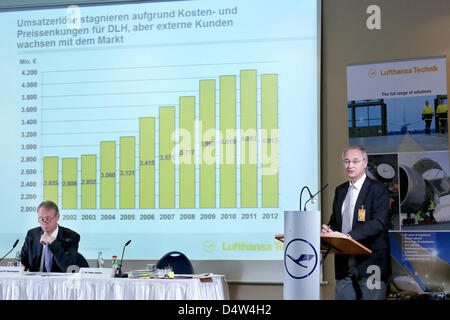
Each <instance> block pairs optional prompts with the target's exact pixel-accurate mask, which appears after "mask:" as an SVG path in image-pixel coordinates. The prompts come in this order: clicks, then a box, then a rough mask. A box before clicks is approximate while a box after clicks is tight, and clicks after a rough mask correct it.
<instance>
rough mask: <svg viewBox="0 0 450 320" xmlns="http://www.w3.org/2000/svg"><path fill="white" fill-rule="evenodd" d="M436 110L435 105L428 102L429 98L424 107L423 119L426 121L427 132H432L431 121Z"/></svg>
mask: <svg viewBox="0 0 450 320" xmlns="http://www.w3.org/2000/svg"><path fill="white" fill-rule="evenodd" d="M433 114H434V110H433V107H432V106H430V105H429V104H428V100H426V101H425V106H424V107H423V109H422V120H424V121H425V134H431V131H430V128H431V121H433Z"/></svg>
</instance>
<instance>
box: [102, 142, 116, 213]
mask: <svg viewBox="0 0 450 320" xmlns="http://www.w3.org/2000/svg"><path fill="white" fill-rule="evenodd" d="M100 208H101V209H115V208H116V142H115V141H101V142H100Z"/></svg>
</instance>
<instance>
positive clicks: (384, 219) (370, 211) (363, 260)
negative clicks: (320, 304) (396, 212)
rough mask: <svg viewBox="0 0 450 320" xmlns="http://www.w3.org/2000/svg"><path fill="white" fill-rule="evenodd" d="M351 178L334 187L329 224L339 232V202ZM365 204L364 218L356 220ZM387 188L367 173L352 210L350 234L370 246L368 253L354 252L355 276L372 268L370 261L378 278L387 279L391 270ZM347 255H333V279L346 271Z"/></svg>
mask: <svg viewBox="0 0 450 320" xmlns="http://www.w3.org/2000/svg"><path fill="white" fill-rule="evenodd" d="M349 183H350V182H346V183H343V184H341V185H340V186H338V187H337V188H336V191H335V195H334V201H333V213H332V215H331V218H330V222H329V225H330V227H331V229H332V230H333V231H339V232H342V213H341V211H342V204H343V202H344V199H345V196H346V195H347V191H348V187H349ZM362 206H364V209H365V210H366V216H365V221H364V222H359V221H358V209H361V208H362ZM388 228H389V189H388V187H387V186H386V185H385V184H383V183H381V182H378V181H376V180H372V179H370V178H369V177H366V179H365V181H364V183H363V185H362V187H361V190H360V192H359V195H358V199H357V201H356V204H355V211H354V214H353V227H352V231H350V232H349V235H350V236H351V237H352V238H353V239H354V240H356V241H358V242H360V243H361V244H362V245H364V246H366V247H367V248H369V249H371V250H372V254H371V255H358V256H356V261H357V265H356V268H355V271H354V274H355V275H356V277H357V278H358V279H361V278H367V277H369V276H370V275H372V274H373V270H370V269H369V273H368V270H367V268H368V267H369V266H371V265H377V266H379V267H380V271H381V279H382V280H385V281H386V280H387V278H388V277H389V276H390V274H391V255H390V248H389V233H388ZM348 257H349V256H347V255H336V256H335V276H336V279H343V278H344V277H345V276H347V275H348Z"/></svg>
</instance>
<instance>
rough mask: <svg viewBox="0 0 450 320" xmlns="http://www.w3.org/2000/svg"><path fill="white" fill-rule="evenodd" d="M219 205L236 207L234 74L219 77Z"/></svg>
mask: <svg viewBox="0 0 450 320" xmlns="http://www.w3.org/2000/svg"><path fill="white" fill-rule="evenodd" d="M220 133H221V139H222V141H221V163H220V207H221V208H235V207H236V76H221V77H220Z"/></svg>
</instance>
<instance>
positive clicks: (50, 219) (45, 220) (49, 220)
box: [38, 216, 56, 223]
mask: <svg viewBox="0 0 450 320" xmlns="http://www.w3.org/2000/svg"><path fill="white" fill-rule="evenodd" d="M55 218H56V216H54V217H51V218H38V222H39V223H50V222H52V221H53V219H55Z"/></svg>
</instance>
